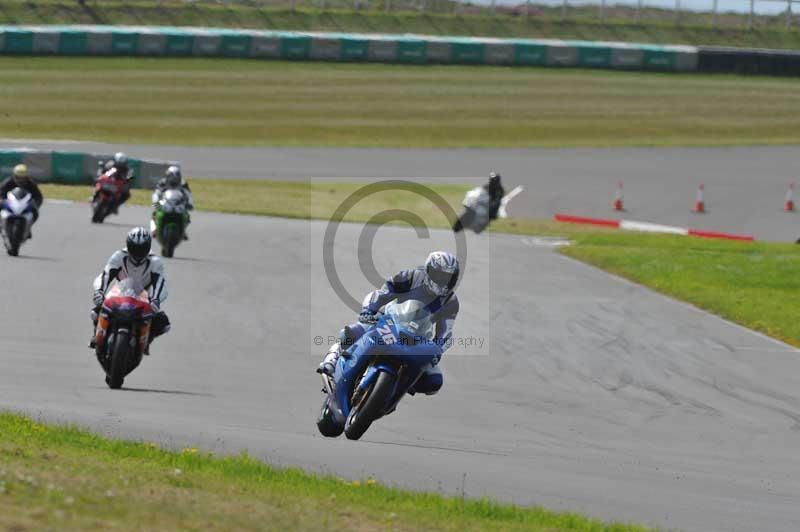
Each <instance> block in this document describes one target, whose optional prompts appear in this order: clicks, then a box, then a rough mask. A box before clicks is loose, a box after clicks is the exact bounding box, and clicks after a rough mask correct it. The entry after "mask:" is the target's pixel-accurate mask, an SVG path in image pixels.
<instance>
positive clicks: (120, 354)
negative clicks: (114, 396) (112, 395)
mask: <svg viewBox="0 0 800 532" xmlns="http://www.w3.org/2000/svg"><path fill="white" fill-rule="evenodd" d="M130 334H131V333H130V332H128V331H125V330H120V331H117V334H116V338H114V346H113V350H112V351H111V371H109V372H108V377H107V378H106V384H108V387H109V388H111V389H112V390H118V389H120V388H122V383H123V382H124V381H125V373H126V371H127V369H128V354H129V351H130V347H131V346H130Z"/></svg>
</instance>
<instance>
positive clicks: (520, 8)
mask: <svg viewBox="0 0 800 532" xmlns="http://www.w3.org/2000/svg"><path fill="white" fill-rule="evenodd" d="M184 2H185V3H193V4H224V5H246V6H250V7H264V8H281V7H282V8H289V9H301V8H314V9H319V10H323V11H328V10H331V11H333V10H348V11H349V10H355V11H371V12H376V11H383V12H418V13H419V12H423V13H439V14H453V15H458V16H470V15H476V16H479V15H483V16H487V15H489V16H510V17H523V18H547V19H555V20H561V21H568V20H595V21H606V20H627V21H633V22H645V21H660V22H667V23H674V24H676V25H686V26H689V25H705V26H711V27H731V26H736V27H750V28H753V27H774V28H779V27H785V28H793V27H794V28H796V27H800V17H799V16H798V15H800V0H616V1H615V0H217V1H214V0H184ZM165 3H166V2H165Z"/></svg>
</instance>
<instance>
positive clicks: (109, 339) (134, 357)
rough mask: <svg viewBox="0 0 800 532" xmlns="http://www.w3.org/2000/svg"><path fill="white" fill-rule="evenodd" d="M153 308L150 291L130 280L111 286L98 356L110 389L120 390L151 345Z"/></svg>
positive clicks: (101, 322)
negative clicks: (148, 292)
mask: <svg viewBox="0 0 800 532" xmlns="http://www.w3.org/2000/svg"><path fill="white" fill-rule="evenodd" d="M153 315H154V313H153V309H152V307H151V306H150V299H149V298H148V297H147V292H146V291H145V290H144V288H142V287H141V286H140V285H137V284H136V283H134V282H133V281H132V280H131V279H125V280H124V281H121V282H118V283H116V284H114V285H113V286H112V287H111V290H109V291H108V294H106V298H105V301H104V302H103V307H102V308H101V310H100V315H99V316H98V319H97V329H96V330H95V344H96V347H95V354H96V355H97V361H98V362H100V365H101V366H102V367H103V370H104V371H105V372H106V384H108V387H109V388H112V389H115V390H116V389H119V388H121V387H122V383H123V381H124V380H125V377H126V376H127V375H128V374H129V373H130V372H131V371H133V370H134V369H136V368H137V367H138V366H139V363H141V361H142V355H144V354H145V352H146V351H147V347H148V345H149V342H150V322H151V321H152V319H153Z"/></svg>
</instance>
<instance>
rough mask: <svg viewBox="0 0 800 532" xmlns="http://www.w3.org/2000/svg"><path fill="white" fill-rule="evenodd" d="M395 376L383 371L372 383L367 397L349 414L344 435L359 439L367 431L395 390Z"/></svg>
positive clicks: (349, 438)
mask: <svg viewBox="0 0 800 532" xmlns="http://www.w3.org/2000/svg"><path fill="white" fill-rule="evenodd" d="M394 384H395V376H394V375H392V374H391V373H386V372H385V371H381V372H380V374H379V375H378V377H377V378H376V379H375V384H373V385H372V390H370V391H369V393H368V395H367V397H365V398H364V400H363V401H361V403H360V404H358V405H356V406H355V407H354V408H353V410H351V411H350V415H349V416H347V421H346V422H345V424H344V435H345V436H347V439H348V440H357V439H359V438H361V436H363V435H364V433H365V432H367V429H368V428H369V426H370V425H372V422H373V421H375V420H376V419H378V418H379V417H380V416H381V415H382V413H383V412H382V410H383V408H384V407H385V406H386V403H387V401H388V399H389V394H391V393H392V390H394Z"/></svg>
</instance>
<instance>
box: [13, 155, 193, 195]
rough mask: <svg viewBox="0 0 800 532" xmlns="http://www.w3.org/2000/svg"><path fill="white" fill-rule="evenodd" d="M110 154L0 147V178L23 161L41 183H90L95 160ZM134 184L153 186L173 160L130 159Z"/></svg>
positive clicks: (95, 165)
mask: <svg viewBox="0 0 800 532" xmlns="http://www.w3.org/2000/svg"><path fill="white" fill-rule="evenodd" d="M110 158H111V155H110V154H94V153H79V152H65V151H46V150H29V149H19V150H0V178H2V179H5V178H6V177H9V176H10V175H11V174H12V172H13V170H14V166H16V165H17V164H19V163H25V164H26V165H27V166H28V172H29V173H30V175H31V176H33V177H34V178H35V179H36V180H38V181H41V182H44V183H63V184H69V185H80V184H89V183H91V182H92V181H93V180H94V178H95V176H96V175H97V163H98V161H107V160H109V159H110ZM129 162H130V168H131V170H132V171H133V186H134V187H135V188H146V189H152V188H153V187H154V186H155V184H156V182H158V180H159V179H161V177H162V176H163V175H164V173H165V172H166V170H167V168H168V167H169V166H170V165H173V164H175V165H180V163H178V162H176V161H154V160H147V159H135V158H131V159H130V160H129Z"/></svg>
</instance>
